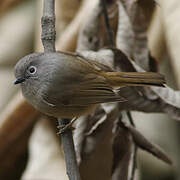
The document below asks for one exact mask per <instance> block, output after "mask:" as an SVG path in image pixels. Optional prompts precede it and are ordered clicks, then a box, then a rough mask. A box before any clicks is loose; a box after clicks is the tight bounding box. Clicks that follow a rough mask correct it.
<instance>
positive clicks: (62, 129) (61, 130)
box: [57, 117, 77, 134]
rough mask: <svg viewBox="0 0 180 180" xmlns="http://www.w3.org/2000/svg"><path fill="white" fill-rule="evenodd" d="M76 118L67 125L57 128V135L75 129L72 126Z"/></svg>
mask: <svg viewBox="0 0 180 180" xmlns="http://www.w3.org/2000/svg"><path fill="white" fill-rule="evenodd" d="M76 119H77V118H76V117H75V118H73V119H72V120H71V121H70V122H69V123H68V124H66V125H62V126H60V125H59V126H58V127H57V128H58V129H59V132H58V133H57V134H62V133H64V132H66V131H67V130H71V131H73V130H74V129H75V128H74V127H73V126H72V125H73V123H74V122H75V121H76Z"/></svg>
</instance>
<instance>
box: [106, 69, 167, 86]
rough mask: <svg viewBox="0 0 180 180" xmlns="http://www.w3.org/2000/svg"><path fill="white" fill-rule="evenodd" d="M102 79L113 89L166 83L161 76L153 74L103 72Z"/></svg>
mask: <svg viewBox="0 0 180 180" xmlns="http://www.w3.org/2000/svg"><path fill="white" fill-rule="evenodd" d="M104 77H105V78H106V79H107V81H108V83H109V84H110V85H111V86H113V87H121V86H160V87H164V84H165V83H166V81H165V78H164V76H163V75H162V74H159V73H155V72H105V73H104Z"/></svg>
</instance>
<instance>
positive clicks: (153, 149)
mask: <svg viewBox="0 0 180 180" xmlns="http://www.w3.org/2000/svg"><path fill="white" fill-rule="evenodd" d="M125 127H126V128H128V130H129V131H130V133H131V135H132V137H133V140H134V142H135V143H136V145H137V146H138V147H140V148H141V149H143V150H145V151H147V152H149V153H151V154H153V155H154V156H155V157H157V158H159V159H161V160H162V161H164V162H165V163H168V164H172V161H171V159H170V158H169V157H168V156H167V155H166V154H165V153H164V152H163V151H162V150H161V149H160V148H159V147H157V145H155V144H153V143H151V142H150V141H149V140H148V139H146V138H145V137H144V136H143V135H142V134H141V133H140V132H139V131H138V130H137V129H135V128H134V127H132V126H130V125H127V124H125Z"/></svg>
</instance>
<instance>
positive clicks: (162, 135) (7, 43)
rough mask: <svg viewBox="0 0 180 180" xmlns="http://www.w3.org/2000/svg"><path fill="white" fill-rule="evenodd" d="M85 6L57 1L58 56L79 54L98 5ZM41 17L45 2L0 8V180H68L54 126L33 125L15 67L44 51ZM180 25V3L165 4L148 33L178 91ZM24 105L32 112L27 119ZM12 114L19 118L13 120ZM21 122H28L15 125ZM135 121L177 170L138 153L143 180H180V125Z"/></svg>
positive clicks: (141, 117)
mask: <svg viewBox="0 0 180 180" xmlns="http://www.w3.org/2000/svg"><path fill="white" fill-rule="evenodd" d="M84 1H85V2H86V3H85V2H82V1H81V0H56V15H57V16H56V28H57V49H58V50H68V51H74V50H75V48H76V40H77V32H78V30H79V27H80V23H79V22H81V21H83V20H85V17H86V18H88V17H87V16H85V12H86V11H90V10H91V5H92V6H93V3H94V2H95V0H89V1H88V0H84ZM84 4H86V5H84ZM82 6H84V8H82ZM147 6H148V3H147ZM147 8H148V7H147ZM80 12H81V13H80ZM83 13H84V14H83ZM41 15H42V1H41V0H2V1H1V3H0V94H1V96H0V114H1V115H0V147H5V148H2V150H0V179H6V180H11V179H20V178H21V179H23V180H26V179H28V180H30V179H32V180H34V179H57V177H61V178H60V179H67V177H66V175H65V164H64V160H63V154H62V152H61V151H59V149H60V143H59V140H58V137H57V135H56V131H55V130H54V126H53V125H52V124H51V123H49V121H48V120H47V119H46V118H45V117H41V118H40V119H39V121H38V123H36V124H35V123H27V122H34V119H37V118H39V115H37V114H38V113H37V112H36V113H34V111H33V110H32V109H28V107H27V106H26V104H23V103H24V102H23V98H22V96H21V94H20V93H19V88H18V87H17V86H14V85H13V81H14V75H13V68H14V65H15V63H16V62H17V61H18V60H19V59H20V58H21V57H23V56H24V55H26V54H29V53H32V52H35V51H36V52H37V51H42V45H41V41H40V31H41V29H40V18H41ZM83 16H84V17H83ZM179 19H180V1H179V0H172V1H167V0H159V1H158V4H157V5H156V6H155V7H154V8H153V16H152V20H151V25H150V27H149V30H148V40H149V47H150V49H151V52H152V55H153V56H154V57H156V59H157V60H158V62H159V64H160V72H162V73H163V74H165V76H166V79H167V82H168V85H169V86H170V87H173V88H174V89H178V87H180V71H179V69H180V62H179V59H180V50H179V47H180V36H179V32H180V23H179ZM78 23H79V24H78ZM19 102H21V106H22V107H24V109H25V110H26V111H25V112H24V114H23V112H22V109H23V108H21V107H20V105H19ZM18 108H19V109H18ZM31 111H32V112H33V113H31ZM12 112H15V113H14V114H13V115H12V116H11V113H12ZM27 115H28V116H29V115H30V116H29V119H28V121H23V118H24V119H26V116H27ZM19 117H20V118H21V119H22V121H14V124H13V123H9V122H10V120H12V119H13V118H17V119H18V118H19ZM133 117H134V119H135V123H136V126H137V129H138V130H139V131H140V132H142V133H143V134H144V135H145V137H147V138H148V139H150V140H152V142H154V143H156V144H158V145H159V146H160V147H161V148H162V149H164V151H165V152H166V153H167V154H168V155H169V156H170V157H171V158H172V159H173V162H174V164H173V166H168V165H166V164H165V163H163V162H161V161H160V160H158V159H156V158H155V157H153V156H151V155H150V154H147V153H146V152H142V151H138V166H139V169H140V172H139V173H140V179H141V180H150V179H154V180H175V179H180V143H179V142H180V141H179V138H180V133H179V132H180V122H178V121H175V120H173V119H172V118H171V117H168V116H167V115H163V114H145V113H140V112H133ZM16 122H20V123H19V124H17V123H16ZM24 122H26V124H25V123H24ZM21 123H22V124H21ZM11 132H12V134H11ZM20 132H21V133H20Z"/></svg>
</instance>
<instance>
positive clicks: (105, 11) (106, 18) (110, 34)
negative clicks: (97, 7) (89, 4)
mask: <svg viewBox="0 0 180 180" xmlns="http://www.w3.org/2000/svg"><path fill="white" fill-rule="evenodd" d="M101 3H102V7H103V13H104V21H105V25H106V30H107V33H108V38H109V44H110V46H111V47H114V46H115V42H114V35H113V31H112V28H111V26H110V23H109V18H108V13H107V7H106V0H101Z"/></svg>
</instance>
